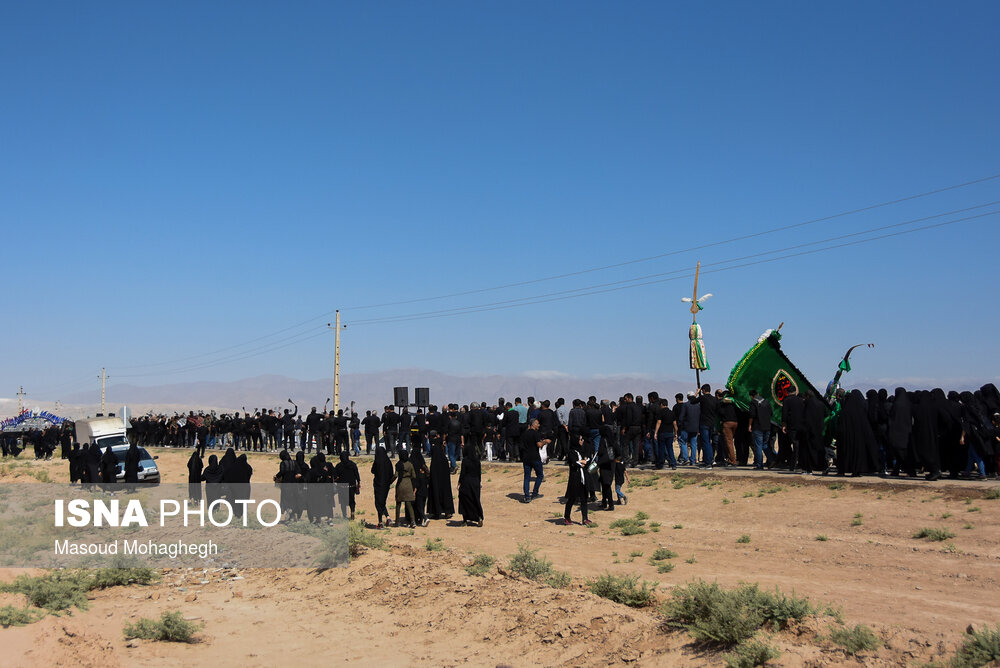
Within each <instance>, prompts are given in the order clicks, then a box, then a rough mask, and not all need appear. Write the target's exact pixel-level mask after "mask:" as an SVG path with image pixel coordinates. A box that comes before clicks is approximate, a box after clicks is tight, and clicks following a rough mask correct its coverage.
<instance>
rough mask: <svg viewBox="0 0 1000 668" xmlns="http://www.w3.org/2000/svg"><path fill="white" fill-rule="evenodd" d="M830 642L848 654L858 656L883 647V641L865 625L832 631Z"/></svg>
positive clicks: (844, 627) (843, 627)
mask: <svg viewBox="0 0 1000 668" xmlns="http://www.w3.org/2000/svg"><path fill="white" fill-rule="evenodd" d="M830 640H832V641H833V642H835V643H837V644H838V645H840V646H841V647H843V648H844V649H845V650H846V651H847V653H848V654H857V653H858V652H866V651H868V650H873V649H878V648H880V647H882V641H881V640H880V639H879V637H878V636H877V635H875V632H874V631H872V630H871V629H870V628H869V627H867V626H865V625H864V624H858V625H857V626H854V627H853V628H848V627H846V626H842V627H839V628H833V629H831V630H830Z"/></svg>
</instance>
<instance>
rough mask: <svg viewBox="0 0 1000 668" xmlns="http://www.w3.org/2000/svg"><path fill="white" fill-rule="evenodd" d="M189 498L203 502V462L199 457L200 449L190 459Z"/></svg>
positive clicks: (196, 449)
mask: <svg viewBox="0 0 1000 668" xmlns="http://www.w3.org/2000/svg"><path fill="white" fill-rule="evenodd" d="M187 466H188V498H189V499H191V500H192V501H201V469H202V461H201V457H199V456H198V448H195V449H194V452H192V453H191V457H189V458H188V464H187Z"/></svg>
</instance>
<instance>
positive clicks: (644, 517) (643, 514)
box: [635, 510, 649, 522]
mask: <svg viewBox="0 0 1000 668" xmlns="http://www.w3.org/2000/svg"><path fill="white" fill-rule="evenodd" d="M635 519H636V520H639V521H640V522H641V521H642V520H648V519H649V513H646V512H643V511H641V510H640V511H638V512H637V513H636V514H635Z"/></svg>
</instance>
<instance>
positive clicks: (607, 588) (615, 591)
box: [589, 573, 656, 608]
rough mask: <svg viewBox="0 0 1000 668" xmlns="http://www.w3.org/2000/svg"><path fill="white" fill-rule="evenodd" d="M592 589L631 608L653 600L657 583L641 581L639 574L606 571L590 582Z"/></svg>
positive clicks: (640, 606) (595, 592)
mask: <svg viewBox="0 0 1000 668" xmlns="http://www.w3.org/2000/svg"><path fill="white" fill-rule="evenodd" d="M589 586H590V591H591V592H592V593H594V594H597V595H598V596H601V597H602V598H606V599H609V600H611V601H614V602H615V603H621V604H623V605H627V606H629V607H631V608H642V607H645V606H647V605H650V604H651V603H652V602H653V591H654V590H655V589H656V584H654V583H650V582H647V581H645V580H643V581H641V582H640V581H639V576H637V575H611V574H610V573H605V574H604V575H602V576H600V577H599V578H597V579H596V580H592V581H591V582H590V584H589Z"/></svg>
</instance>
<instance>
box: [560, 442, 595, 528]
mask: <svg viewBox="0 0 1000 668" xmlns="http://www.w3.org/2000/svg"><path fill="white" fill-rule="evenodd" d="M581 448H583V438H578V439H576V440H575V441H574V442H573V443H572V448H571V450H570V451H569V454H568V455H566V462H567V464H569V480H568V481H567V482H566V511H565V512H564V513H563V524H565V525H566V526H569V525H571V524H574V522H573V520H572V519H570V516H571V514H572V512H573V505H574V504H576V503H579V504H580V512H581V513H582V515H583V522H581V524H583V525H589V524H591V521H590V520H589V519H587V494H588V492H587V481H586V479H585V478H584V476H585V475H586V472H585V469H586V467H587V464H589V463H590V460H589V459H586V458H585V457H584V456H583V455H582V454H581V452H580V450H581Z"/></svg>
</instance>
